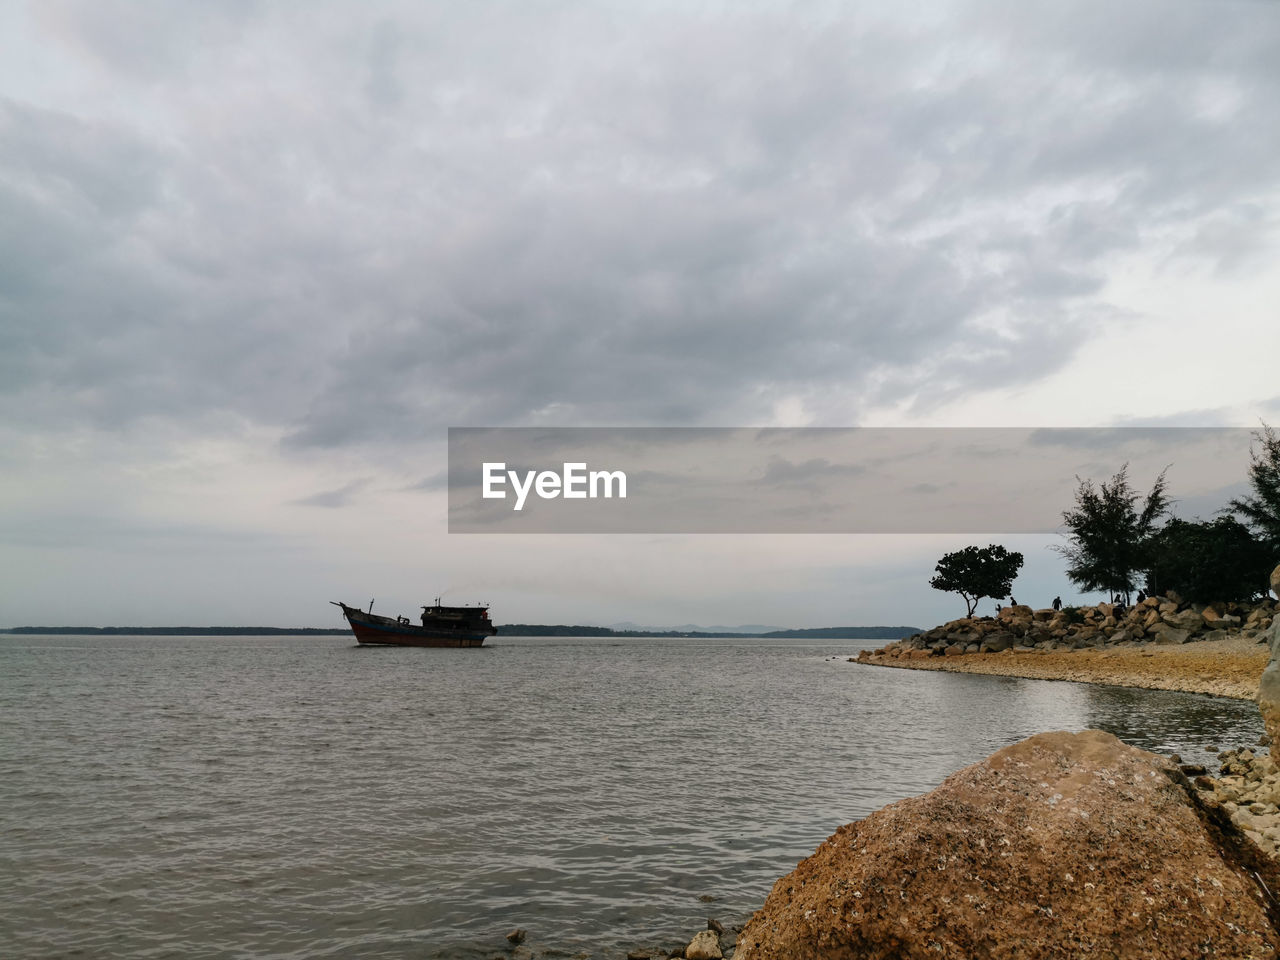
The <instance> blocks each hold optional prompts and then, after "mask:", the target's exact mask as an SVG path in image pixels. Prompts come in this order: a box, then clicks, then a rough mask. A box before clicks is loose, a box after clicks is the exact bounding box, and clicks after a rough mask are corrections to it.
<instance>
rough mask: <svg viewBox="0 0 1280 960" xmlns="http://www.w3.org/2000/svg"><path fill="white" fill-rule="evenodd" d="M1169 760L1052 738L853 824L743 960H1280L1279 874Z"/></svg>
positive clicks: (784, 885)
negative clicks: (1267, 893) (1273, 899)
mask: <svg viewBox="0 0 1280 960" xmlns="http://www.w3.org/2000/svg"><path fill="white" fill-rule="evenodd" d="M1194 794H1195V791H1194V789H1193V788H1191V786H1190V784H1188V783H1187V781H1186V779H1185V777H1183V776H1182V774H1181V773H1180V771H1179V770H1178V768H1177V767H1176V766H1174V765H1173V764H1172V763H1171V762H1170V761H1168V760H1166V759H1164V758H1162V757H1159V756H1156V755H1155V754H1152V753H1147V752H1146V751H1143V750H1138V749H1136V748H1134V747H1129V746H1126V745H1125V744H1123V743H1121V742H1120V741H1119V740H1117V739H1116V738H1115V737H1113V736H1111V735H1110V734H1106V733H1102V732H1101V731H1097V730H1090V731H1086V732H1084V733H1078V734H1070V733H1045V734H1040V735H1038V736H1035V737H1031V738H1030V739H1028V740H1023V741H1022V742H1020V743H1016V744H1014V745H1012V746H1010V747H1005V748H1004V749H1003V750H1000V751H999V752H997V753H995V754H993V755H992V756H991V757H989V758H987V759H986V760H984V761H982V762H981V763H977V764H974V765H973V766H971V767H966V768H965V769H964V770H961V771H960V772H959V773H956V774H954V775H952V776H951V777H949V778H947V780H946V781H944V782H943V784H942V785H941V786H940V787H938V788H937V789H936V790H934V791H933V792H932V793H929V794H926V795H925V796H923V797H915V798H912V799H909V800H903V801H900V802H899V803H895V804H892V805H890V806H888V807H885V808H884V809H882V810H879V811H877V812H876V813H873V814H872V815H871V816H869V817H867V818H866V819H865V820H860V821H858V822H857V823H852V824H848V825H846V826H843V827H841V828H840V829H839V830H838V831H836V833H835V834H834V835H833V836H831V837H830V838H829V839H828V840H826V841H825V842H824V843H823V844H822V845H821V846H820V847H818V849H817V851H816V852H815V853H814V854H813V856H811V857H809V858H808V859H807V860H804V861H803V862H801V863H800V865H799V866H797V867H796V869H795V870H794V871H792V872H791V873H790V874H788V875H787V876H786V877H783V878H782V879H781V880H779V881H778V882H777V883H776V884H775V885H774V887H773V891H772V892H771V893H770V894H769V897H768V899H767V900H766V901H765V904H764V906H763V907H762V908H761V909H760V910H758V911H757V912H756V913H755V915H754V916H753V917H752V918H751V920H750V922H749V923H748V924H747V926H746V928H745V929H744V930H743V931H742V934H741V935H740V936H739V938H738V950H737V953H736V954H735V960H801V958H803V960H836V958H841V960H844V958H852V957H859V958H872V960H888V958H920V960H924V958H926V957H927V958H938V957H942V958H955V960H959V958H965V960H988V958H1010V960H1012V958H1015V957H1016V958H1032V960H1034V958H1051V957H1052V958H1059V957H1094V956H1098V957H1103V956H1107V957H1111V956H1116V957H1126V958H1144V957H1162V958H1164V957H1168V958H1173V957H1178V958H1182V957H1192V956H1202V955H1209V954H1212V955H1213V956H1217V957H1240V958H1243V957H1270V956H1273V955H1274V953H1275V951H1276V948H1277V946H1278V945H1280V936H1277V933H1276V930H1275V927H1274V926H1273V922H1272V920H1271V918H1270V917H1269V915H1268V911H1267V907H1266V903H1267V901H1266V899H1265V897H1264V894H1263V887H1262V884H1263V883H1264V882H1265V884H1266V886H1267V887H1268V888H1270V889H1272V890H1278V889H1280V886H1277V884H1280V871H1277V868H1276V866H1275V865H1274V864H1273V863H1271V862H1270V861H1269V860H1267V859H1266V858H1265V857H1264V856H1263V855H1262V854H1261V853H1260V852H1259V851H1258V850H1257V848H1256V847H1254V846H1253V845H1252V843H1251V842H1250V841H1248V840H1247V839H1245V838H1243V836H1242V835H1241V834H1240V833H1239V831H1238V830H1237V828H1235V827H1234V826H1233V825H1232V824H1231V822H1230V820H1229V818H1227V817H1226V816H1225V815H1223V814H1221V812H1220V808H1218V809H1216V810H1215V808H1212V807H1205V806H1202V805H1201V804H1200V801H1198V800H1197V799H1196V797H1195V795H1194Z"/></svg>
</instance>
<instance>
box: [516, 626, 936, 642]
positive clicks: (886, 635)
mask: <svg viewBox="0 0 1280 960" xmlns="http://www.w3.org/2000/svg"><path fill="white" fill-rule="evenodd" d="M919 632H920V628H919V627H814V628H810V629H796V630H771V631H769V632H768V633H727V632H726V633H718V632H717V633H712V632H702V631H694V632H687V631H679V630H610V629H609V628H608V627H590V626H581V625H574V626H569V625H567V624H563V623H557V624H545V623H503V624H498V635H499V636H503V635H505V636H508V637H623V638H626V637H690V638H698V637H708V638H721V639H725V638H729V639H738V638H750V637H760V638H763V639H765V640H889V639H894V640H898V639H901V638H903V637H910V636H912V635H914V634H917V633H919Z"/></svg>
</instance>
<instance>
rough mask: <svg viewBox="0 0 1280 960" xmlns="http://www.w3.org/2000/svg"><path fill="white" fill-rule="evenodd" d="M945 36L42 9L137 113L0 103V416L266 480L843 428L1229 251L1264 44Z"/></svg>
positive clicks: (1158, 18)
mask: <svg viewBox="0 0 1280 960" xmlns="http://www.w3.org/2000/svg"><path fill="white" fill-rule="evenodd" d="M363 9H364V8H362V11H363ZM939 10H940V11H942V12H939V13H937V14H935V15H933V16H932V17H931V18H929V19H927V20H921V21H912V20H898V19H896V18H895V16H894V15H893V13H892V12H891V11H890V10H888V9H886V10H885V11H881V12H879V13H877V12H876V11H874V10H871V11H869V12H868V11H862V12H859V13H858V14H856V15H855V14H852V13H851V14H849V15H847V16H844V15H840V16H822V17H819V16H816V15H814V16H803V15H800V14H797V13H796V12H795V11H787V12H785V13H783V12H776V13H771V12H769V11H767V10H764V9H760V10H756V11H754V12H753V13H751V14H743V13H739V12H729V11H727V10H726V11H721V12H718V13H717V12H709V13H708V12H704V14H702V15H699V16H693V15H688V14H684V13H681V12H680V10H679V8H673V9H671V10H666V11H664V12H662V13H661V14H658V13H656V12H649V13H642V12H630V11H629V12H627V13H626V14H625V16H623V15H622V14H610V13H607V12H606V11H605V9H604V8H590V9H581V8H572V7H555V6H552V7H550V8H545V9H544V8H539V9H538V10H536V11H534V10H524V9H522V8H518V7H515V6H512V7H510V8H504V9H503V10H502V13H501V16H492V15H483V16H482V15H479V14H476V15H472V14H470V13H468V12H467V11H466V10H465V9H462V8H454V7H431V6H422V5H408V4H405V5H401V4H396V3H381V4H375V5H373V6H371V7H369V8H368V11H367V12H360V11H356V10H355V9H354V8H346V9H344V10H343V11H342V13H341V15H339V14H337V13H336V12H335V11H332V10H331V11H327V12H321V11H314V10H305V11H304V10H301V9H292V8H287V7H272V8H263V7H258V6H256V5H253V4H248V3H245V4H226V5H218V6H214V7H210V8H208V9H207V10H204V11H202V12H201V14H200V15H199V16H188V15H186V14H185V13H184V14H183V15H181V16H178V15H175V14H173V13H172V11H170V10H168V8H166V7H164V6H163V5H145V6H144V5H134V4H124V5H120V4H111V5H103V4H96V3H95V4H82V3H71V2H64V3H59V4H56V5H51V6H50V7H49V9H48V11H47V12H45V13H44V14H42V17H43V22H44V23H45V24H46V29H47V31H48V40H49V41H50V42H51V43H54V44H57V45H60V49H61V50H62V52H63V53H64V54H65V55H67V56H71V57H80V58H83V60H84V63H85V64H86V66H85V69H86V70H89V71H96V75H97V76H98V78H99V81H100V83H101V85H102V87H103V88H104V89H106V90H108V91H110V93H111V95H112V97H114V98H118V99H121V100H123V101H125V102H128V103H130V104H131V109H128V110H123V111H121V110H118V109H112V108H111V107H110V106H109V104H108V103H107V102H106V101H104V102H103V104H102V105H101V106H100V108H98V109H96V110H95V109H93V108H92V107H82V108H80V109H77V110H71V109H63V108H60V107H54V106H46V105H42V104H39V103H35V102H31V101H29V100H20V99H13V98H10V99H8V100H5V101H4V102H3V106H2V107H0V128H2V129H3V134H4V135H3V136H2V137H0V219H3V220H4V222H6V223H7V224H8V225H9V228H8V229H7V230H6V231H4V236H3V239H0V243H4V245H5V247H4V250H3V251H2V252H3V256H0V293H2V294H3V296H2V297H0V338H2V342H0V346H2V347H3V349H0V364H3V368H2V370H3V373H4V374H5V376H4V377H3V378H0V391H3V393H4V394H5V395H6V397H7V402H8V403H10V404H12V407H11V408H12V409H14V410H15V411H17V413H18V415H19V416H20V417H21V418H22V419H23V420H24V422H29V423H31V424H32V425H33V426H36V425H45V426H53V427H57V426H59V425H63V426H65V425H68V424H83V423H93V424H96V425H97V426H99V427H100V428H104V429H114V428H116V427H118V426H121V425H126V424H130V423H134V422H137V421H139V420H141V419H145V418H148V417H159V418H169V419H178V420H183V421H188V422H190V423H191V424H193V425H195V424H198V423H200V422H202V421H205V420H208V419H210V418H215V419H217V418H222V419H221V420H220V421H219V422H226V418H231V420H235V419H237V418H239V419H241V420H243V421H244V422H247V423H254V424H261V425H266V426H268V427H271V428H273V429H278V430H280V431H281V432H283V433H284V434H285V435H286V436H287V443H288V444H289V445H290V447H291V448H292V449H295V450H305V449H307V448H327V447H340V446H353V445H354V446H367V445H370V444H377V443H381V442H395V443H404V442H413V441H416V440H420V439H422V438H424V437H427V436H432V435H436V432H437V431H438V430H439V429H440V428H441V427H442V426H444V425H446V424H483V423H501V424H540V423H547V424H557V423H574V424H583V423H599V424H622V423H659V424H699V423H701V424H714V423H732V422H759V421H762V420H768V419H769V418H770V417H771V415H772V412H773V410H774V407H775V405H776V404H779V403H781V402H783V401H785V400H788V399H789V398H796V399H798V400H800V401H801V402H803V403H804V404H805V405H806V408H807V409H808V410H809V412H810V414H811V415H812V416H813V417H814V418H815V419H816V421H817V422H825V423H832V424H846V423H851V422H857V420H858V418H859V416H860V415H861V414H862V413H864V412H865V411H866V410H867V409H868V408H870V407H871V406H874V405H877V404H898V403H906V404H908V405H909V406H910V408H911V409H914V410H916V411H929V410H931V409H935V408H938V407H940V406H943V405H945V404H946V403H948V402H950V401H951V400H954V399H956V398H958V397H961V396H965V395H967V394H969V393H972V392H973V391H975V390H982V389H984V388H986V387H990V386H999V387H1008V386H1009V385H1011V384H1018V383H1024V382H1030V381H1033V380H1037V379H1040V378H1042V377H1044V376H1047V375H1048V374H1050V373H1052V372H1053V371H1055V370H1058V369H1060V368H1061V367H1062V366H1063V365H1064V364H1066V363H1068V362H1069V361H1070V360H1071V359H1072V358H1073V357H1074V356H1075V354H1076V352H1077V351H1078V350H1079V349H1080V346H1081V344H1082V343H1085V342H1087V341H1088V340H1089V338H1091V337H1092V336H1094V335H1096V334H1097V333H1098V332H1099V331H1101V330H1103V329H1110V330H1115V329H1122V328H1123V326H1124V325H1125V324H1126V323H1127V322H1129V320H1130V318H1129V317H1128V316H1127V315H1126V314H1125V313H1124V312H1123V311H1120V310H1118V309H1117V308H1115V307H1113V306H1111V305H1110V304H1109V303H1107V302H1106V300H1105V299H1104V298H1103V285H1104V282H1105V278H1106V273H1107V270H1108V265H1109V263H1110V262H1111V261H1112V259H1113V258H1115V257H1117V256H1121V255H1124V254H1126V253H1132V252H1135V251H1138V250H1141V249H1143V248H1144V247H1145V245H1147V244H1149V243H1151V242H1152V238H1153V237H1157V236H1166V235H1169V234H1171V233H1177V234H1178V235H1179V236H1183V237H1185V238H1186V239H1185V240H1184V241H1182V242H1180V243H1179V244H1175V245H1173V246H1172V247H1170V251H1171V252H1170V256H1173V257H1175V258H1181V259H1184V260H1188V261H1194V262H1197V263H1204V264H1207V265H1210V266H1213V267H1215V268H1218V269H1235V268H1238V267H1240V265H1242V264H1244V265H1247V264H1248V263H1250V262H1253V261H1251V260H1250V258H1251V257H1255V256H1256V254H1257V252H1258V251H1259V250H1261V249H1263V248H1264V247H1263V245H1264V243H1265V242H1266V239H1267V236H1268V232H1269V231H1270V230H1271V229H1272V228H1273V225H1274V223H1275V221H1276V217H1277V213H1276V205H1275V202H1274V200H1273V199H1272V197H1273V196H1274V191H1275V187H1276V182H1277V179H1278V178H1280V171H1278V170H1277V168H1276V166H1275V164H1274V160H1273V158H1274V156H1275V155H1276V153H1277V147H1280V142H1278V140H1280V136H1278V133H1280V131H1278V130H1277V125H1276V124H1275V123H1274V121H1273V119H1272V110H1273V104H1274V102H1275V100H1276V96H1277V93H1280V91H1278V90H1277V79H1278V76H1277V75H1278V71H1277V70H1276V68H1275V61H1274V58H1272V57H1271V56H1270V55H1269V51H1274V49H1275V45H1276V40H1277V37H1278V36H1280V26H1278V24H1277V20H1278V18H1277V17H1276V15H1275V14H1274V12H1273V11H1271V10H1269V9H1267V8H1265V7H1260V6H1257V5H1249V4H1238V5H1222V4H1206V3H1158V4H1157V3H1154V2H1151V3H1135V4H1128V5H1126V6H1125V9H1124V10H1123V11H1116V10H1115V9H1114V8H1113V6H1111V5H1104V4H1101V3H1085V4H1073V5H1071V6H1070V8H1069V9H1068V8H1059V7H1055V6H1052V5H1047V4H1009V3H1004V4H956V5H952V6H948V7H945V8H939ZM620 18H621V19H620ZM623 20H625V29H624V28H623ZM142 38H145V43H144V42H143V40H142ZM263 50H270V51H272V53H273V56H272V57H269V58H268V57H262V58H259V57H256V56H254V54H255V52H257V51H263ZM51 100H56V98H51ZM1243 131H1248V135H1247V136H1244V135H1242V132H1243Z"/></svg>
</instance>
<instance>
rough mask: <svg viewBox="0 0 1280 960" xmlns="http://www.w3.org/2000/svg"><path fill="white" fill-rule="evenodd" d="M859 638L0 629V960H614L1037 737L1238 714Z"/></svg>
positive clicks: (1203, 733) (698, 921) (695, 923)
mask: <svg viewBox="0 0 1280 960" xmlns="http://www.w3.org/2000/svg"><path fill="white" fill-rule="evenodd" d="M878 645H880V644H879V643H877V642H875V641H822V642H817V643H815V642H808V641H798V640H756V639H748V640H737V639H735V640H705V639H697V640H695V639H652V640H650V639H643V640H641V639H636V640H618V639H612V638H610V639H590V638H519V637H505V636H498V637H495V638H492V639H491V640H489V641H488V642H487V643H486V645H485V646H484V647H483V648H480V649H477V650H432V649H414V648H392V647H357V646H356V645H355V644H354V643H353V641H352V640H351V639H350V638H347V637H336V636H335V637H320V638H315V637H269V638H253V637H215V638H196V637H128V636H111V637H84V636H56V637H34V636H6V637H0V720H2V722H3V727H2V728H0V831H2V832H0V956H3V957H7V958H8V957H12V958H45V957H49V958H52V957H146V958H162V957H181V958H183V960H195V958H202V957H241V958H246V957H255V958H257V957H279V958H304V957H306V958H311V957H344V958H346V957H352V958H365V957H369V958H374V957H386V958H402V957H414V958H455V957H456V958H489V957H493V956H495V955H498V954H503V953H505V952H506V951H507V949H508V947H509V945H508V943H507V942H506V940H505V939H504V934H506V933H507V932H508V931H510V930H512V929H514V928H516V927H521V928H524V929H526V930H527V931H528V939H527V940H526V942H525V947H526V948H528V949H530V950H531V951H532V952H533V953H534V955H535V956H539V955H546V956H563V957H571V956H575V955H580V956H591V957H599V958H609V957H615V958H621V957H623V956H625V954H626V952H627V951H628V950H629V949H634V948H636V947H642V946H667V947H671V946H675V945H677V944H680V943H683V942H686V941H687V939H688V937H689V936H690V935H692V933H694V932H696V931H697V930H698V929H701V928H703V927H705V925H706V920H707V918H708V917H717V918H719V919H720V920H721V921H722V922H724V923H726V924H735V923H740V922H742V920H743V919H745V917H746V916H747V915H748V914H749V913H750V911H751V910H753V909H755V908H756V907H758V906H759V905H760V904H761V902H762V901H763V900H764V897H765V896H766V895H767V893H768V892H769V888H770V887H771V885H772V884H773V882H774V881H775V880H776V879H777V878H778V877H780V876H782V875H783V874H785V873H786V872H788V871H789V870H790V869H791V868H792V867H794V866H795V864H796V862H797V861H798V860H800V859H802V858H803V857H805V856H806V855H807V854H808V853H810V852H811V851H812V850H813V848H814V847H815V846H816V845H817V844H818V843H820V842H821V841H822V840H823V839H824V838H825V837H827V836H828V835H829V834H830V833H832V832H833V831H834V830H835V829H836V827H838V826H839V825H841V824H843V823H846V822H848V821H851V820H855V819H858V818H860V817H864V816H866V815H867V814H869V813H870V812H872V811H873V810H875V809H876V808H878V807H880V806H883V805H884V804H886V803H889V802H892V801H894V800H897V799H900V798H902V797H906V796H910V795H913V794H918V793H921V792H924V791H927V790H929V789H931V788H933V787H934V786H936V785H937V784H938V783H939V782H940V781H941V780H942V779H943V778H944V777H945V776H947V775H948V774H949V773H952V772H953V771H955V770H957V769H959V768H960V767H962V766H964V765H966V764H969V763H972V762H974V761H977V760H979V759H981V758H983V757H985V756H987V755H988V754H990V753H991V752H992V751H994V750H996V749H998V748H1000V747H1002V746H1004V745H1006V744H1009V743H1012V742H1014V741H1016V740H1019V739H1021V738H1023V737H1026V736H1029V735H1031V734H1033V733H1037V732H1040V731H1044V730H1057V729H1066V730H1080V729H1084V728H1087V727H1100V728H1102V729H1104V730H1109V731H1111V732H1113V733H1115V734H1117V735H1118V736H1120V737H1122V738H1123V739H1125V740H1127V741H1128V742H1130V743H1134V744H1136V745H1138V746H1141V747H1145V748H1149V749H1153V750H1157V751H1161V752H1166V753H1168V752H1178V753H1180V754H1181V755H1182V756H1183V758H1184V760H1188V761H1192V760H1198V761H1200V762H1206V761H1209V760H1210V759H1211V758H1210V756H1209V753H1208V750H1209V748H1210V747H1218V746H1222V747H1226V746H1232V745H1240V744H1252V743H1254V742H1256V740H1257V738H1258V736H1259V734H1260V733H1261V723H1260V721H1259V719H1258V716H1257V711H1256V709H1255V708H1254V707H1253V705H1252V704H1249V703H1243V702H1235V701H1229V700H1222V699H1217V698H1212V697H1205V696H1198V695H1193V694H1177V693H1167V692H1159V691H1140V690H1126V689H1121V688H1116V687H1095V686H1087V685H1081V684H1070V683H1053V682H1047V681H1036V680H1018V679H1010V678H1001V677H980V676H966V675H962V674H944V673H931V672H922V671H908V670H891V669H884V668H876V667H869V666H862V665H855V664H852V663H849V662H848V658H849V657H851V656H855V655H856V654H857V652H858V651H859V650H861V649H863V648H866V647H873V646H878Z"/></svg>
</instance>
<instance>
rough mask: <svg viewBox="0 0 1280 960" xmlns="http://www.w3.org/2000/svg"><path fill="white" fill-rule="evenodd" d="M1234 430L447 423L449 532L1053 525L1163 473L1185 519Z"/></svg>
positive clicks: (1237, 485)
mask: <svg viewBox="0 0 1280 960" xmlns="http://www.w3.org/2000/svg"><path fill="white" fill-rule="evenodd" d="M1249 442H1250V431H1249V430H1246V429H1236V428H1199V427H1190V428H1181V427H1179V428H1146V427H1134V428H1114V429H1087V428H1080V429H1060V428H1041V429H1029V428H1004V427H1000V428H986V427H979V428H873V427H854V428H839V429H828V428H804V429H781V428H768V429H759V428H704V427H676V428H666V427H663V428H658V427H621V428H604V427H601V428H591V427H587V428H579V427H562V428H525V427H499V428H481V427H454V428H451V429H450V430H449V532H450V533H993V534H994V533H1007V534H1013V533H1051V532H1054V531H1055V530H1057V529H1058V528H1059V524H1060V523H1061V520H1062V513H1063V511H1064V510H1067V509H1070V508H1071V507H1072V505H1073V503H1074V497H1075V491H1076V488H1077V486H1078V479H1077V478H1089V479H1092V480H1094V481H1095V482H1097V481H1102V480H1108V479H1110V477H1111V476H1112V475H1113V474H1115V473H1116V472H1117V471H1119V470H1120V469H1121V468H1122V467H1124V466H1125V464H1128V465H1129V478H1130V481H1131V483H1132V485H1133V487H1134V488H1135V489H1136V490H1137V491H1138V492H1139V493H1142V494H1145V493H1146V492H1147V491H1148V490H1149V489H1150V487H1151V484H1152V482H1153V481H1154V480H1155V478H1156V476H1157V475H1158V474H1159V473H1160V471H1161V470H1164V469H1165V468H1166V467H1167V468H1168V483H1169V487H1168V492H1169V494H1170V495H1171V496H1172V497H1173V498H1174V499H1175V500H1176V501H1178V504H1177V508H1176V512H1177V513H1178V514H1179V515H1181V516H1202V517H1204V518H1206V519H1207V518H1209V517H1211V516H1212V515H1213V514H1214V512H1215V511H1216V510H1218V509H1219V508H1221V507H1223V506H1225V505H1226V502H1227V500H1229V499H1230V498H1231V497H1232V496H1235V495H1238V494H1240V493H1241V492H1243V491H1244V490H1245V478H1246V474H1247V470H1248V465H1249Z"/></svg>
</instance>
